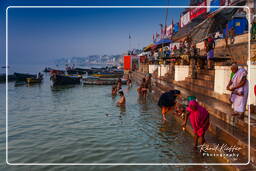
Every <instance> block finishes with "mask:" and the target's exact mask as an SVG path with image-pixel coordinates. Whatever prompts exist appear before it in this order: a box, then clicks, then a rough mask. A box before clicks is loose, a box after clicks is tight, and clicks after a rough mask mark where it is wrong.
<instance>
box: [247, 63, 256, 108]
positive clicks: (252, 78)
mask: <svg viewBox="0 0 256 171" xmlns="http://www.w3.org/2000/svg"><path fill="white" fill-rule="evenodd" d="M248 66H249V68H250V69H249V70H248V80H249V92H250V94H249V99H248V104H250V105H251V104H252V105H254V106H256V97H255V94H254V86H255V85H256V65H255V64H251V65H250V63H249V62H248Z"/></svg>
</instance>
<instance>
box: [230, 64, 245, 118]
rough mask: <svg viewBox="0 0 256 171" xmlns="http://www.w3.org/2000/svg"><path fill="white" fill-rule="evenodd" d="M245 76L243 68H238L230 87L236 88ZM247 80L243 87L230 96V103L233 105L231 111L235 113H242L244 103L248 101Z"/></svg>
mask: <svg viewBox="0 0 256 171" xmlns="http://www.w3.org/2000/svg"><path fill="white" fill-rule="evenodd" d="M246 76H247V71H246V70H245V69H243V68H240V69H239V70H238V71H237V72H236V73H235V75H234V76H233V78H232V85H231V88H232V87H236V86H237V85H238V84H239V83H240V82H241V80H242V78H243V77H246ZM248 89H249V86H248V80H247V79H246V83H245V84H244V86H242V87H240V88H237V89H235V90H234V91H233V92H232V94H231V102H232V103H233V109H234V111H235V112H240V113H243V112H245V109H246V103H247V99H248ZM237 93H242V94H243V95H241V96H240V95H237Z"/></svg>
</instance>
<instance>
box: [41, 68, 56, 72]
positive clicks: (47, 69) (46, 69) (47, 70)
mask: <svg viewBox="0 0 256 171" xmlns="http://www.w3.org/2000/svg"><path fill="white" fill-rule="evenodd" d="M51 70H54V69H52V68H50V67H46V68H45V69H44V70H43V72H50V71H51Z"/></svg>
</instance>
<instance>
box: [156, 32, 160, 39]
mask: <svg viewBox="0 0 256 171" xmlns="http://www.w3.org/2000/svg"><path fill="white" fill-rule="evenodd" d="M159 36H160V35H159V34H158V33H157V32H156V40H157V39H158V38H159Z"/></svg>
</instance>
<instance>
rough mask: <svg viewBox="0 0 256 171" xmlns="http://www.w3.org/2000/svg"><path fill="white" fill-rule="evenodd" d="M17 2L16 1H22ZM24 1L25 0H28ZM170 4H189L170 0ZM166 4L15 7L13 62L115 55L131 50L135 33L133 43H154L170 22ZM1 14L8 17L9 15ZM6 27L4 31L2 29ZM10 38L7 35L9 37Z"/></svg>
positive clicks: (174, 13) (173, 14) (173, 12)
mask: <svg viewBox="0 0 256 171" xmlns="http://www.w3.org/2000/svg"><path fill="white" fill-rule="evenodd" d="M15 2H16V3H17V4H16V3H15ZM22 2H23V3H22ZM37 2H39V3H36V4H35V3H34V2H32V1H31V0H26V1H22V0H21V1H19V2H18V1H12V3H11V4H10V3H8V2H7V1H6V2H5V3H2V4H1V8H2V9H3V8H4V9H5V7H7V6H9V5H12V6H13V5H29V6H34V5H36V6H40V5H54V6H56V5H60V6H62V5H74V6H79V5H91V6H100V5H105V6H106V5H107V6H112V5H115V6H121V5H129V6H132V5H167V4H168V1H159V2H157V3H155V2H153V1H145V0H143V1H139V2H137V1H136V2H135V1H129V2H130V3H128V1H108V2H105V1H104V2H102V1H94V2H91V1H76V3H67V2H66V1H57V0H55V1H51V2H50V1H49V0H44V1H40V0H39V1H37ZM169 5H176V6H177V5H188V0H185V1H179V3H177V1H176V2H175V1H170V3H169ZM182 11H183V9H169V10H168V20H167V24H171V21H172V19H173V20H174V21H175V22H177V21H178V20H179V16H180V13H181V12H182ZM165 14H166V9H163V8H156V9H155V8H139V9H137V8H10V9H9V11H8V23H9V25H8V26H9V29H8V33H9V38H8V41H9V64H25V63H26V64H27V63H37V64H39V63H49V62H52V61H54V60H55V59H58V58H62V57H73V56H88V55H94V54H97V55H103V54H108V55H113V54H121V53H124V52H127V50H128V49H129V34H130V35H131V47H132V48H142V47H144V46H146V45H148V44H149V43H152V35H153V33H156V32H159V30H160V26H159V24H160V23H162V24H164V20H165ZM2 15H3V14H1V18H2V19H4V16H2ZM2 31H4V32H2ZM3 38H4V39H3ZM0 47H1V49H3V50H1V52H0V53H1V64H4V62H5V59H4V58H5V50H4V49H5V23H3V22H2V23H1V44H0Z"/></svg>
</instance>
